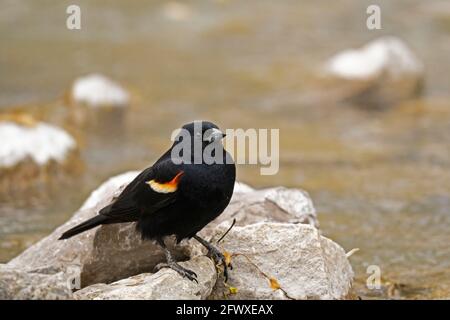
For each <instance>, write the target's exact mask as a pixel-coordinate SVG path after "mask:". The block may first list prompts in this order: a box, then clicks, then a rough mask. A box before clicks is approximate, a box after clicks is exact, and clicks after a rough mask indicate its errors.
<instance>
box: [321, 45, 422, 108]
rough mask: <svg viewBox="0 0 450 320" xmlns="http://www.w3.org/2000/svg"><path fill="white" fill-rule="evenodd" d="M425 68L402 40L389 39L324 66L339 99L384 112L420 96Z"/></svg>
mask: <svg viewBox="0 0 450 320" xmlns="http://www.w3.org/2000/svg"><path fill="white" fill-rule="evenodd" d="M424 69H425V68H424V65H423V63H422V62H421V61H420V60H419V58H418V57H417V56H416V55H415V54H414V52H413V51H412V50H411V49H410V48H409V47H408V46H407V45H406V44H405V43H404V42H403V41H402V40H400V39H398V38H396V37H392V36H385V37H381V38H379V39H376V40H374V41H371V42H369V43H368V44H366V45H365V46H363V47H362V48H359V49H349V50H344V51H342V52H340V53H337V54H336V55H334V56H333V57H331V58H330V59H329V60H328V61H327V62H326V63H325V65H324V68H323V71H324V74H325V76H326V77H327V78H328V80H329V84H331V86H332V87H333V88H334V89H336V90H335V92H338V94H337V95H338V97H339V99H342V100H346V101H350V102H353V103H356V104H358V105H362V106H367V107H373V108H383V107H388V106H390V105H393V104H395V103H397V102H399V101H401V100H404V99H408V98H413V97H416V96H417V95H419V94H420V92H421V89H422V87H423V80H424V73H425V71H424Z"/></svg>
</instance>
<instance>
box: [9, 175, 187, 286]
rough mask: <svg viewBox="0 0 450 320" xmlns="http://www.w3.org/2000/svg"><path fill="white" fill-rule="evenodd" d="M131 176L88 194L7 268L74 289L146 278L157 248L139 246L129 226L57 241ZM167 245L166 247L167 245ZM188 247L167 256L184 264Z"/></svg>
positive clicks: (158, 259)
mask: <svg viewBox="0 0 450 320" xmlns="http://www.w3.org/2000/svg"><path fill="white" fill-rule="evenodd" d="M136 174H137V172H130V173H126V174H123V175H119V176H117V177H114V178H111V179H109V180H108V181H106V182H105V183H104V184H103V185H102V186H100V187H99V188H98V189H97V190H96V191H94V192H93V193H92V195H91V196H90V197H89V199H88V200H87V201H86V202H85V204H84V205H83V206H82V208H81V209H80V210H79V211H78V212H76V213H75V214H74V216H73V217H72V218H71V219H70V220H69V221H68V222H66V223H65V224H63V225H62V226H60V227H58V228H57V229H56V230H55V231H54V232H53V233H51V234H50V235H49V236H47V237H45V238H44V239H42V240H41V241H39V242H38V243H36V244H35V245H33V246H31V247H30V248H28V249H27V250H25V251H24V252H23V253H22V254H20V255H19V256H18V257H16V258H14V259H13V260H11V261H10V262H9V263H8V265H9V266H11V267H17V268H22V269H25V270H27V271H36V270H37V272H40V271H39V270H43V269H44V270H45V269H48V268H52V269H53V270H55V271H56V272H63V273H64V276H66V278H67V279H74V281H75V282H77V283H78V284H79V285H78V286H79V287H85V286H87V285H91V284H94V283H102V282H105V283H109V282H112V281H116V280H119V279H123V278H126V277H129V276H133V275H136V274H139V273H142V272H151V271H153V268H154V267H155V266H156V265H157V264H158V263H160V262H162V261H164V260H165V256H164V253H163V252H162V251H161V249H160V248H159V246H158V245H156V244H155V243H153V242H150V241H143V240H141V238H140V236H139V235H138V233H137V232H135V225H134V223H122V224H113V225H105V226H100V227H98V228H94V229H92V230H89V231H87V232H84V233H82V234H80V235H77V236H75V237H73V238H71V239H67V240H58V238H59V237H60V236H61V234H62V233H63V232H64V231H66V230H68V229H70V228H71V227H73V226H75V225H76V224H78V223H80V222H82V221H84V220H86V219H88V218H90V217H92V216H94V215H96V214H97V212H98V210H100V209H101V208H102V207H103V206H105V205H107V204H108V203H110V201H111V200H112V199H113V198H114V197H115V196H117V195H118V194H119V193H120V191H121V190H123V188H125V186H126V184H127V183H128V182H130V181H131V180H132V179H133V178H134V177H135V176H136ZM168 244H169V247H172V245H173V242H172V243H171V244H170V243H168ZM191 250H193V247H192V246H190V245H188V244H187V243H184V244H181V245H179V246H177V249H176V250H172V252H173V253H174V254H175V257H176V258H177V259H181V260H182V259H186V258H187V257H188V256H189V255H190V252H191Z"/></svg>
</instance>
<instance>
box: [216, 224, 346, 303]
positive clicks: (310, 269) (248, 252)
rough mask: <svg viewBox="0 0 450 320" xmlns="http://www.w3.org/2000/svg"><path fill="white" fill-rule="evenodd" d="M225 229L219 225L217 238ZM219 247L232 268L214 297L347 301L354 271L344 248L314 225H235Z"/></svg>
mask: <svg viewBox="0 0 450 320" xmlns="http://www.w3.org/2000/svg"><path fill="white" fill-rule="evenodd" d="M227 228H228V224H221V225H219V226H218V228H217V229H216V237H218V236H220V235H221V234H222V233H223V232H224V231H225V230H226V229H227ZM221 247H222V248H223V249H224V250H225V251H226V252H228V254H229V255H230V257H231V262H232V265H233V270H232V271H231V272H230V275H229V281H228V286H225V285H224V284H223V282H221V281H218V282H217V285H216V287H215V288H214V291H213V293H212V295H211V297H210V298H211V299H221V298H223V297H224V296H227V297H228V298H230V299H345V298H347V297H348V296H349V294H350V288H351V285H352V279H353V271H352V267H351V265H350V263H349V261H348V259H347V256H346V253H345V251H344V249H342V248H341V247H340V246H339V245H338V244H336V243H335V242H333V241H331V240H330V239H328V238H325V237H323V236H321V235H320V233H319V231H318V230H317V229H316V228H314V227H313V226H311V225H307V224H292V223H276V222H260V223H256V224H251V225H248V226H244V227H234V228H233V229H232V230H231V231H230V232H229V234H228V235H227V236H226V237H225V239H224V240H223V242H222V243H221ZM230 287H231V288H233V290H230ZM234 288H235V289H234ZM235 290H236V291H235ZM233 292H234V294H231V293H233Z"/></svg>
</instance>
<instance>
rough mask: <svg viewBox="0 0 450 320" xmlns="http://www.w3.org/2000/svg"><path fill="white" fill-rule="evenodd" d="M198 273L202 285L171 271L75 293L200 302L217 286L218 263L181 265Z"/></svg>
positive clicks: (105, 297)
mask: <svg viewBox="0 0 450 320" xmlns="http://www.w3.org/2000/svg"><path fill="white" fill-rule="evenodd" d="M180 264H181V265H182V266H184V267H185V268H188V269H190V270H192V271H194V272H195V273H196V274H197V280H198V284H197V283H195V282H193V281H191V280H188V279H186V278H183V277H181V276H180V275H179V274H178V273H177V272H175V271H173V270H171V269H161V270H160V271H158V272H157V273H154V274H151V273H142V274H139V275H137V276H133V277H130V278H127V279H123V280H120V281H117V282H113V283H111V284H103V283H102V284H94V285H92V286H89V287H86V288H84V289H81V290H79V291H77V292H76V293H75V299H83V300H85V299H88V300H91V299H96V300H136V299H139V300H172V299H173V300H181V299H183V300H200V299H206V298H207V297H208V296H209V295H210V294H211V291H212V289H213V287H214V285H215V283H216V279H217V275H216V269H215V267H214V263H213V262H212V261H211V260H210V259H209V258H207V257H205V256H200V257H196V258H194V259H192V260H190V261H187V262H181V263H180Z"/></svg>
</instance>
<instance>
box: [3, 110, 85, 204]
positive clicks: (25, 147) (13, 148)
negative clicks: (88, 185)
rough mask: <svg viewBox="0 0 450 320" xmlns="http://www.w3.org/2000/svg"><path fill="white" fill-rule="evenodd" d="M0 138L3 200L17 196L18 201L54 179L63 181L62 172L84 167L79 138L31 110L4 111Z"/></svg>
mask: <svg viewBox="0 0 450 320" xmlns="http://www.w3.org/2000/svg"><path fill="white" fill-rule="evenodd" d="M0 141H1V142H0V197H1V198H2V200H6V201H11V200H10V199H11V198H13V199H15V201H16V203H17V201H18V200H19V199H22V198H26V197H30V196H31V195H32V196H36V195H37V194H39V193H41V192H43V188H42V187H43V186H47V185H49V183H50V182H53V181H58V182H61V180H63V179H62V177H61V176H63V175H61V174H60V173H65V174H74V173H77V172H79V170H80V165H79V164H80V159H79V157H78V152H77V142H76V141H75V139H74V138H73V137H72V136H71V135H70V134H69V133H67V132H66V131H65V130H63V129H62V128H59V127H56V126H54V125H51V124H48V123H45V122H41V121H38V120H36V119H34V118H33V117H32V116H31V115H30V114H27V113H18V112H16V113H4V114H0ZM24 191H26V193H27V195H26V196H24V194H25V192H24ZM3 198H5V199H3Z"/></svg>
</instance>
